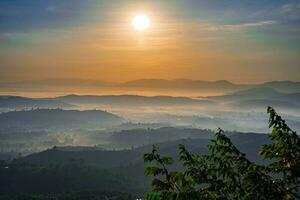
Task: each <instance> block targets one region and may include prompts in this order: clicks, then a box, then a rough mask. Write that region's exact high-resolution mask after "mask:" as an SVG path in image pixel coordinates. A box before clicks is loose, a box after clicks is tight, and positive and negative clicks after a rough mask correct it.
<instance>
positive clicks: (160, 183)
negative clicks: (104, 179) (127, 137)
mask: <svg viewBox="0 0 300 200" xmlns="http://www.w3.org/2000/svg"><path fill="white" fill-rule="evenodd" d="M268 113H269V127H270V128H272V133H271V134H270V135H269V137H270V139H271V140H272V141H273V143H271V144H267V145H263V146H262V148H261V151H260V152H259V154H260V155H261V156H262V158H264V159H269V160H270V161H271V162H270V164H266V165H258V164H256V163H255V162H252V161H250V160H248V159H247V158H246V155H245V154H243V153H242V152H240V151H239V150H238V149H237V148H236V147H235V146H234V144H233V143H232V142H231V140H230V139H229V138H228V137H227V136H226V135H225V134H224V132H223V130H221V129H219V130H218V132H217V133H216V134H215V138H214V139H213V140H212V141H211V143H210V144H209V145H208V149H209V154H208V155H197V154H193V153H191V152H189V151H188V150H187V149H186V148H185V146H184V145H180V146H179V161H180V162H181V163H182V165H183V170H181V171H170V170H169V169H168V166H169V165H171V164H172V163H173V159H172V158H170V157H164V156H161V155H160V154H159V152H158V148H157V147H155V146H153V150H152V152H150V153H147V154H145V155H144V161H145V162H149V163H153V162H154V163H155V165H153V166H149V167H147V169H146V171H145V174H146V175H153V176H154V179H153V180H152V192H150V193H148V194H147V195H146V197H145V198H146V199H147V200H168V199H172V200H173V199H176V200H181V199H182V200H194V199H197V200H198V199H224V200H226V199H245V200H247V199H249V200H250V199H274V200H276V199H278V200H279V199H297V198H300V197H299V192H300V191H299V188H300V139H299V136H298V135H297V134H296V132H294V131H292V130H291V129H290V128H289V127H288V126H287V124H286V123H285V121H284V120H283V119H282V118H281V117H280V116H279V115H278V114H277V113H276V111H275V110H274V109H273V108H271V107H268Z"/></svg>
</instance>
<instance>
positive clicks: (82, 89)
mask: <svg viewBox="0 0 300 200" xmlns="http://www.w3.org/2000/svg"><path fill="white" fill-rule="evenodd" d="M259 87H268V88H272V89H275V90H278V91H281V92H290V93H292V92H300V82H293V81H272V82H265V83H261V84H236V83H232V82H229V81H227V80H218V81H203V80H189V79H174V80H166V79H138V80H133V81H128V82H123V83H116V82H104V81H99V80H89V79H47V80H32V81H22V82H9V83H0V92H2V93H3V94H16V93H22V94H23V93H24V94H26V93H28V94H31V93H33V92H34V93H44V92H45V91H48V93H49V94H48V96H51V95H52V96H53V94H56V93H59V94H67V93H76V94H87V93H93V94H97V93H98V94H115V95H116V94H135V95H145V94H151V96H155V95H174V94H175V95H177V96H178V95H179V96H182V95H180V94H184V95H183V96H186V95H188V96H191V95H192V96H194V95H196V96H207V94H208V95H214V94H225V93H229V92H235V91H238V90H242V89H249V88H259ZM33 88H35V89H33Z"/></svg>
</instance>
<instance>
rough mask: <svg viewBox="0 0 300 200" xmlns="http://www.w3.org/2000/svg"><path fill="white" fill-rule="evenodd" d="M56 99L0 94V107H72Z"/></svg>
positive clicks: (72, 106)
mask: <svg viewBox="0 0 300 200" xmlns="http://www.w3.org/2000/svg"><path fill="white" fill-rule="evenodd" d="M74 107H75V106H74V105H71V104H68V103H66V102H63V101H60V100H58V99H49V98H47V99H46V98H44V99H34V98H26V97H20V96H0V109H32V108H33V109H34V108H74Z"/></svg>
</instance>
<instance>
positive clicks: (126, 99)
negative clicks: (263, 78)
mask: <svg viewBox="0 0 300 200" xmlns="http://www.w3.org/2000/svg"><path fill="white" fill-rule="evenodd" d="M55 99H57V100H60V101H63V102H67V103H70V104H103V105H122V104H124V105H132V106H145V105H147V106H150V105H152V106H172V105H173V106H178V105H211V104H213V102H212V101H209V100H200V99H192V98H189V97H172V96H150V97H149V96H139V95H99V96H97V95H67V96H61V97H57V98H55Z"/></svg>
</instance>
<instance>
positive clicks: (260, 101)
mask: <svg viewBox="0 0 300 200" xmlns="http://www.w3.org/2000/svg"><path fill="white" fill-rule="evenodd" d="M206 99H209V100H214V101H218V102H222V103H228V104H229V105H231V106H232V107H235V108H246V109H264V108H266V107H267V106H273V107H275V108H282V109H289V110H300V93H283V92H279V91H277V90H275V89H272V88H268V87H259V88H251V89H247V90H241V91H238V92H234V93H231V94H227V95H220V96H211V97H207V98H206Z"/></svg>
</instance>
